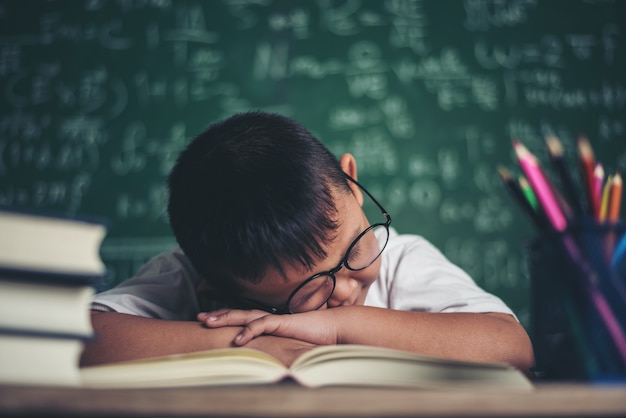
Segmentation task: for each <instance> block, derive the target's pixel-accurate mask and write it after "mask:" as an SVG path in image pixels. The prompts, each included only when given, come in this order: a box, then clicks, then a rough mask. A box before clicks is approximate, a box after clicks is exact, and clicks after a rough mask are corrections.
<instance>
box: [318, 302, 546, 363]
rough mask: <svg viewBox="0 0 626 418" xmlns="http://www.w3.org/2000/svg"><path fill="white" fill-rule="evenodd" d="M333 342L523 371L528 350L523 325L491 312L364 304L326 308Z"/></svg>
mask: <svg viewBox="0 0 626 418" xmlns="http://www.w3.org/2000/svg"><path fill="white" fill-rule="evenodd" d="M327 312H328V313H330V314H332V315H335V316H336V318H335V320H336V321H337V324H338V330H337V332H338V342H339V343H342V344H367V345H379V346H386V347H391V348H398V349H403V350H409V351H414V352H418V353H423V354H427V355H434V356H439V357H445V358H453V359H460V360H471V361H496V362H506V363H509V364H512V365H514V366H516V367H518V368H520V369H521V370H528V369H529V368H530V367H532V366H533V364H534V356H533V349H532V345H531V342H530V339H529V338H528V334H527V333H526V331H525V330H524V328H523V327H522V326H521V325H520V324H519V323H518V322H517V321H516V320H515V318H513V317H512V316H510V315H506V314H497V313H486V314H478V313H425V312H406V311H395V310H391V309H379V308H372V307H364V306H350V307H346V308H335V309H328V310H327Z"/></svg>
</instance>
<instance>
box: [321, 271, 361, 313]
mask: <svg viewBox="0 0 626 418" xmlns="http://www.w3.org/2000/svg"><path fill="white" fill-rule="evenodd" d="M358 288H359V284H358V282H357V281H356V280H355V279H353V278H351V277H346V276H335V290H334V291H333V294H332V296H331V297H330V299H328V307H329V308H334V307H336V306H342V305H351V304H353V303H355V302H356V298H357V297H358Z"/></svg>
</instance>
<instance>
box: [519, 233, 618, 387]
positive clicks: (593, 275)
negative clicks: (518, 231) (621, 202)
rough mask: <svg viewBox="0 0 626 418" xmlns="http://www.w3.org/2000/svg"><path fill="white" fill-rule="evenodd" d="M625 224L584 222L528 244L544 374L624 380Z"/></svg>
mask: <svg viewBox="0 0 626 418" xmlns="http://www.w3.org/2000/svg"><path fill="white" fill-rule="evenodd" d="M624 231H625V228H624V225H623V224H613V225H598V224H597V223H594V222H591V221H590V222H586V223H580V224H577V225H573V226H571V227H569V228H568V229H567V230H565V231H564V232H558V233H557V232H554V231H550V232H545V233H543V234H541V235H539V236H537V237H535V238H534V239H533V240H531V241H530V242H529V243H528V246H527V255H528V263H529V273H530V289H531V295H530V296H531V298H530V302H531V306H530V312H531V323H530V327H531V329H530V334H531V338H532V340H533V346H534V349H535V360H536V371H537V376H538V377H540V378H542V379H545V380H584V381H604V380H620V381H626V345H625V344H626V339H624V335H626V277H623V276H622V273H620V272H619V271H616V269H615V268H614V266H615V264H616V263H615V260H614V259H613V256H614V254H615V251H614V250H615V248H616V246H617V245H619V244H620V242H621V240H622V239H624Z"/></svg>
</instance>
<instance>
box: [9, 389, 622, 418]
mask: <svg viewBox="0 0 626 418" xmlns="http://www.w3.org/2000/svg"><path fill="white" fill-rule="evenodd" d="M44 416H46V417H49V416H56V417H68V418H70V417H83V416H84V417H90V418H95V417H102V416H118V417H148V416H149V417H170V416H172V417H174V416H180V417H200V416H202V417H426V416H432V417H460V416H464V417H467V416H474V417H495V416H504V417H520V416H538V417H548V416H550V417H608V416H613V417H617V416H626V386H624V385H622V386H617V385H616V386H587V385H582V384H581V385H578V384H571V385H570V384H559V385H550V384H541V385H537V387H536V389H535V390H534V391H532V392H511V391H474V390H462V391H452V390H450V391H433V390H412V389H411V390H409V389H377V388H355V387H341V388H330V387H327V388H322V389H306V388H302V387H300V386H297V385H296V384H293V383H283V384H277V385H269V386H231V387H210V388H201V387H194V388H176V389H133V390H119V389H115V390H110V389H106V390H102V389H84V388H61V387H15V386H0V417H44Z"/></svg>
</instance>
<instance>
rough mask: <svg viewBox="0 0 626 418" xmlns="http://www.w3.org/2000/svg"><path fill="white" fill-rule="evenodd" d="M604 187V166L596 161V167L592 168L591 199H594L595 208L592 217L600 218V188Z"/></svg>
mask: <svg viewBox="0 0 626 418" xmlns="http://www.w3.org/2000/svg"><path fill="white" fill-rule="evenodd" d="M603 187H604V167H603V166H602V163H596V167H595V169H594V170H593V189H592V199H593V201H594V203H593V207H594V208H595V212H594V218H595V219H596V220H598V221H599V220H600V208H601V206H602V188H603Z"/></svg>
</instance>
